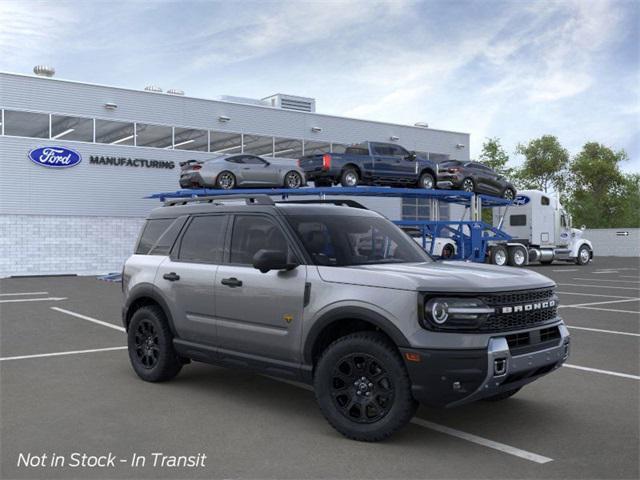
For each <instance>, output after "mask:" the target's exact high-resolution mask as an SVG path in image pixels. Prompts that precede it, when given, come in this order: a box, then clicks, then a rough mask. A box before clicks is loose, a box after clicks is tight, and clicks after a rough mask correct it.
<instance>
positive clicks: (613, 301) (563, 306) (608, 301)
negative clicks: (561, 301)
mask: <svg viewBox="0 0 640 480" xmlns="http://www.w3.org/2000/svg"><path fill="white" fill-rule="evenodd" d="M638 300H640V298H628V299H626V300H607V301H605V302H591V303H577V304H575V305H559V306H558V308H572V307H573V308H578V307H590V306H591V305H605V304H607V303H623V302H635V301H638Z"/></svg>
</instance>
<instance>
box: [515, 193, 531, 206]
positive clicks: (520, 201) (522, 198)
mask: <svg viewBox="0 0 640 480" xmlns="http://www.w3.org/2000/svg"><path fill="white" fill-rule="evenodd" d="M530 200H531V199H530V198H529V197H527V196H526V195H516V198H515V200H514V201H513V204H514V205H517V206H522V205H526V204H527V203H529V201H530Z"/></svg>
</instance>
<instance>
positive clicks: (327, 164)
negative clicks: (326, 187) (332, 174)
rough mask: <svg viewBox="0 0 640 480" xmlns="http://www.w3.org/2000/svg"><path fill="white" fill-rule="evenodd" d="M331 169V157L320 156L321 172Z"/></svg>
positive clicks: (326, 154)
mask: <svg viewBox="0 0 640 480" xmlns="http://www.w3.org/2000/svg"><path fill="white" fill-rule="evenodd" d="M330 168H331V155H329V154H328V153H325V154H324V155H322V170H329V169H330Z"/></svg>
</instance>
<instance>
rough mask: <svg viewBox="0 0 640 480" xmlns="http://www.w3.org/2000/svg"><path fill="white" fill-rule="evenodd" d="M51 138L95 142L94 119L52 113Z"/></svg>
mask: <svg viewBox="0 0 640 480" xmlns="http://www.w3.org/2000/svg"><path fill="white" fill-rule="evenodd" d="M51 138H52V139H55V140H57V139H60V140H73V141H76V142H93V119H91V118H80V117H68V116H66V115H51Z"/></svg>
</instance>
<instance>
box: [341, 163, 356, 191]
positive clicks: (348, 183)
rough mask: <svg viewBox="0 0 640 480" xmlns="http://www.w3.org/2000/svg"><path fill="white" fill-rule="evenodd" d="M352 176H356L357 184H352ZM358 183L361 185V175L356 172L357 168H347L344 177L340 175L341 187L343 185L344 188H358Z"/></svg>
mask: <svg viewBox="0 0 640 480" xmlns="http://www.w3.org/2000/svg"><path fill="white" fill-rule="evenodd" d="M351 175H355V183H354V184H352V183H351V181H350V178H352V177H351ZM358 183H360V175H358V172H357V171H356V169H355V168H351V167H349V168H345V169H344V170H343V172H342V175H340V185H342V186H343V187H356V186H358Z"/></svg>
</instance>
